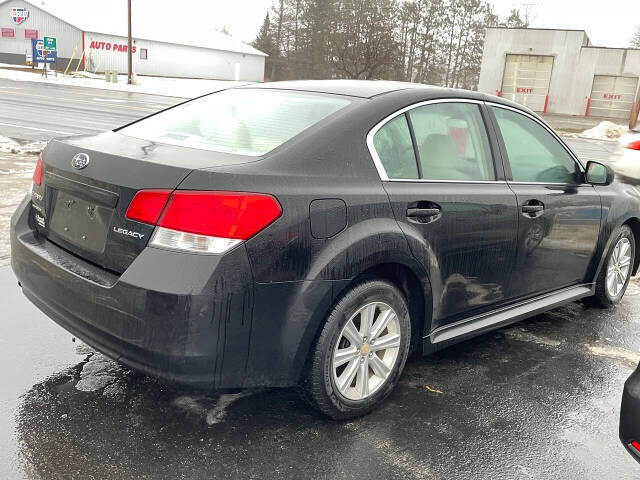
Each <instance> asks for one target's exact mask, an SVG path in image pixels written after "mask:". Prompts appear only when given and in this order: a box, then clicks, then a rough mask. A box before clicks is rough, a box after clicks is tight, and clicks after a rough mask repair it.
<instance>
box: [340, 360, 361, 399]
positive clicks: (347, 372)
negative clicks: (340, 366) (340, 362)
mask: <svg viewBox="0 0 640 480" xmlns="http://www.w3.org/2000/svg"><path fill="white" fill-rule="evenodd" d="M359 366H360V362H359V361H358V360H357V359H355V360H351V363H349V365H347V368H345V369H344V372H342V375H340V376H339V377H338V388H339V389H340V391H341V392H344V391H345V390H346V389H347V388H348V387H349V386H350V385H351V382H353V377H355V376H356V373H358V367H359Z"/></svg>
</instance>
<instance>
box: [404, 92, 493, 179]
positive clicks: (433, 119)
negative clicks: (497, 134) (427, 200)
mask: <svg viewBox="0 0 640 480" xmlns="http://www.w3.org/2000/svg"><path fill="white" fill-rule="evenodd" d="M409 117H410V119H411V124H412V126H413V131H414V134H415V138H416V145H417V148H418V153H419V157H420V165H421V167H422V177H423V178H425V179H429V180H467V181H479V180H480V181H485V180H495V170H494V168H493V157H492V155H491V148H490V147H489V139H488V137H487V131H486V129H485V126H484V121H483V120H482V115H481V113H480V107H479V106H478V105H477V104H474V103H462V102H450V103H449V102H446V103H434V104H430V105H424V106H422V107H417V108H414V109H412V110H410V111H409Z"/></svg>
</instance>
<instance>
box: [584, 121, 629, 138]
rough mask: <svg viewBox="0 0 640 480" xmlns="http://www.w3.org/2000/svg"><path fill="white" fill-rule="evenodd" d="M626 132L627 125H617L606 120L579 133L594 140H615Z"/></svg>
mask: <svg viewBox="0 0 640 480" xmlns="http://www.w3.org/2000/svg"><path fill="white" fill-rule="evenodd" d="M624 133H627V128H626V127H623V126H622V125H616V124H615V123H613V122H609V121H604V122H600V123H599V124H598V125H596V126H595V127H593V128H590V129H588V130H585V131H584V132H582V133H580V134H578V136H579V137H582V138H592V139H594V140H615V139H616V138H618V137H620V136H621V135H623V134H624Z"/></svg>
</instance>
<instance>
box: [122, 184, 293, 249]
mask: <svg viewBox="0 0 640 480" xmlns="http://www.w3.org/2000/svg"><path fill="white" fill-rule="evenodd" d="M281 214H282V209H281V208H280V204H279V203H278V201H277V200H276V199H275V198H274V197H272V196H271V195H266V194H263V193H247V192H203V191H192V190H180V191H173V193H172V191H170V190H141V191H139V192H138V193H137V194H136V196H135V197H134V198H133V200H132V201H131V204H130V205H129V208H128V209H127V218H129V219H131V220H136V221H139V222H145V223H150V224H152V225H156V226H157V227H158V228H156V230H155V232H154V234H153V237H152V238H151V241H150V242H149V245H151V246H154V247H160V248H169V249H172V250H184V251H189V252H198V253H217V254H220V253H224V252H226V251H227V250H229V249H230V248H232V247H234V246H235V245H237V244H238V243H241V242H242V241H243V240H247V239H248V238H250V237H252V236H253V235H255V234H256V233H258V232H259V231H260V230H262V229H263V228H265V227H266V226H267V225H269V224H270V223H272V222H274V221H275V220H276V219H277V218H278V217H279V216H280V215H281Z"/></svg>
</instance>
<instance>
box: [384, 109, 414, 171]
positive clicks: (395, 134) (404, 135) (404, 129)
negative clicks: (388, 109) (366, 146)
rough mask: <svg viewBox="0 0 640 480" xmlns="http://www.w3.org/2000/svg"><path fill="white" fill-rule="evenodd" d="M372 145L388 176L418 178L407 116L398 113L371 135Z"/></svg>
mask: <svg viewBox="0 0 640 480" xmlns="http://www.w3.org/2000/svg"><path fill="white" fill-rule="evenodd" d="M373 146H374V147H375V149H376V153H377V154H378V158H380V161H381V162H382V166H383V167H384V170H385V172H386V173H387V176H388V177H389V178H407V179H414V178H418V164H417V163H416V157H415V153H414V151H413V143H412V142H411V133H410V131H409V125H408V123H407V117H405V116H404V115H398V116H397V117H396V118H394V119H393V120H391V121H389V122H387V123H386V124H384V126H383V127H382V128H381V129H380V130H378V131H377V132H376V133H375V135H374V136H373Z"/></svg>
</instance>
